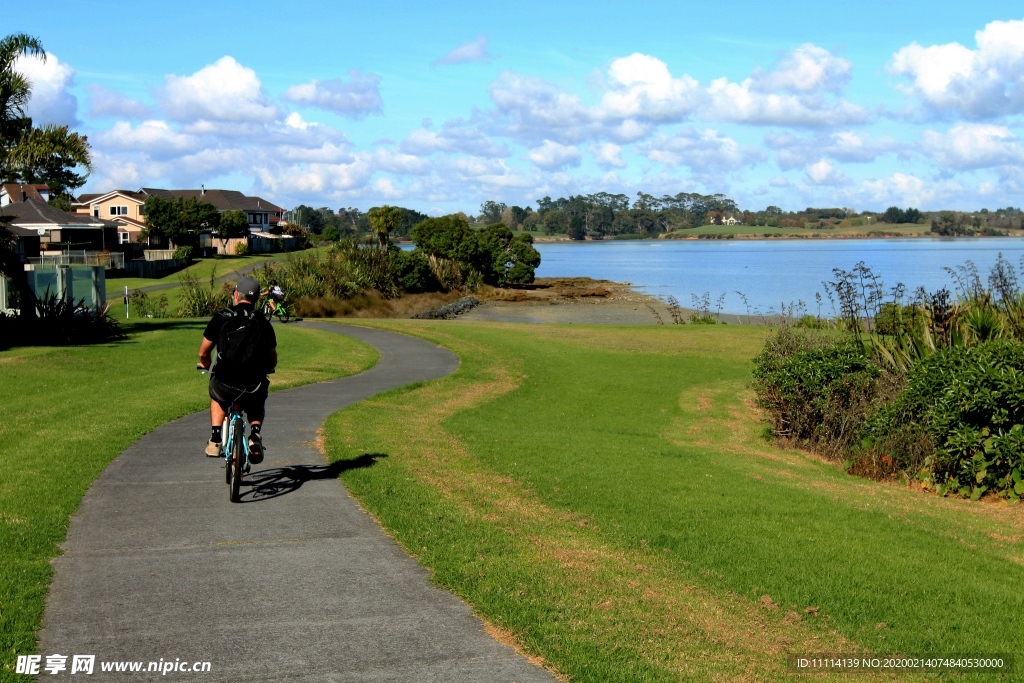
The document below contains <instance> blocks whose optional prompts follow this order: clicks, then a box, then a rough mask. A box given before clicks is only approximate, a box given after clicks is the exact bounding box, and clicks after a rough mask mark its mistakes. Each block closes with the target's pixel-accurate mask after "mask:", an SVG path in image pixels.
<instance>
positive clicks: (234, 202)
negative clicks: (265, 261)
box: [140, 187, 284, 232]
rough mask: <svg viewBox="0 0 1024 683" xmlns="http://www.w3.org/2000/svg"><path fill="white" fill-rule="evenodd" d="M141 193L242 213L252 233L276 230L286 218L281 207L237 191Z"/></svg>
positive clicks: (147, 190) (145, 190)
mask: <svg viewBox="0 0 1024 683" xmlns="http://www.w3.org/2000/svg"><path fill="white" fill-rule="evenodd" d="M140 192H142V193H143V194H145V195H147V196H149V195H152V196H156V197H163V198H164V199H177V198H178V197H182V198H188V197H195V198H196V199H198V200H199V201H201V202H207V203H209V204H213V205H214V206H215V207H217V210H218V211H221V212H223V211H242V212H244V213H245V215H246V218H248V220H249V230H250V231H251V232H263V231H266V230H270V229H271V228H276V227H277V225H278V224H279V223H280V222H281V221H282V220H283V218H284V209H282V208H281V207H280V206H277V205H276V204H272V203H270V202H268V201H267V200H266V199H263V198H262V197H249V196H247V195H244V194H242V193H241V192H238V191H236V190H207V189H206V188H205V187H201V188H200V189H198V190H161V189H157V188H153V187H144V188H142V189H141V190H140Z"/></svg>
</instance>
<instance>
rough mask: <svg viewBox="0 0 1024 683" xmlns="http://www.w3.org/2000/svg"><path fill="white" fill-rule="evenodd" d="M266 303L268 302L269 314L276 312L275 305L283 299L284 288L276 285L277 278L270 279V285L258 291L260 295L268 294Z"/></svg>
mask: <svg viewBox="0 0 1024 683" xmlns="http://www.w3.org/2000/svg"><path fill="white" fill-rule="evenodd" d="M268 295H269V297H270V298H268V299H267V303H268V304H270V315H274V314H275V313H277V305H278V304H279V303H281V302H282V301H284V290H283V289H281V288H280V287H279V286H278V285H277V280H271V281H270V285H269V286H268V287H267V290H266V291H265V292H260V296H268Z"/></svg>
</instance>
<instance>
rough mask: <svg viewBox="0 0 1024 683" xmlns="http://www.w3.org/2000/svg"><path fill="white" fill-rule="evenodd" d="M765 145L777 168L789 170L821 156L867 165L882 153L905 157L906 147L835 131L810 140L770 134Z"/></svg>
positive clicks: (853, 132)
mask: <svg viewBox="0 0 1024 683" xmlns="http://www.w3.org/2000/svg"><path fill="white" fill-rule="evenodd" d="M764 142H765V145H766V146H767V147H768V148H770V149H774V150H776V155H775V161H776V162H777V163H778V164H779V168H781V169H783V170H789V169H791V168H798V167H802V166H806V165H807V164H809V163H811V162H813V161H814V160H816V159H820V158H821V157H822V156H825V157H828V158H830V159H834V160H836V161H841V162H844V163H869V162H872V161H874V160H875V159H877V158H878V157H880V156H882V155H885V154H900V155H906V154H907V152H908V149H909V146H908V145H906V144H903V143H901V142H897V141H896V140H894V139H892V138H890V137H887V136H882V137H877V138H876V137H872V136H871V135H869V134H867V133H860V132H855V131H850V130H847V131H838V132H835V133H830V134H828V135H821V134H819V135H815V136H812V137H809V138H805V137H800V136H797V135H793V134H791V133H770V134H768V135H766V136H765V138H764Z"/></svg>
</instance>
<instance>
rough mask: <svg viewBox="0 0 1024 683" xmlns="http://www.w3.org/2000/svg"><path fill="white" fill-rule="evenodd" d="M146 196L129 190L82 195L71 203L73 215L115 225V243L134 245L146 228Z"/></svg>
mask: <svg viewBox="0 0 1024 683" xmlns="http://www.w3.org/2000/svg"><path fill="white" fill-rule="evenodd" d="M145 204H146V195H144V194H143V193H142V192H132V191H131V190H111V191H110V192H107V193H105V194H83V195H81V196H80V197H79V198H78V200H77V201H75V202H73V203H72V207H73V208H74V209H75V214H76V215H79V216H92V217H93V218H95V219H99V220H106V221H113V222H114V223H116V224H117V243H118V244H136V243H137V242H138V241H139V235H140V234H141V233H142V230H143V228H145V227H146V222H145V221H146V219H145Z"/></svg>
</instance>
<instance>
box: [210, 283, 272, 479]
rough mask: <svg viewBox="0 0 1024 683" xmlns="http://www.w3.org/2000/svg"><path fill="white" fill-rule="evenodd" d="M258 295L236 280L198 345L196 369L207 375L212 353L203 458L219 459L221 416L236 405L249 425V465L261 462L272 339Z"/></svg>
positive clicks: (251, 285) (254, 286) (253, 285)
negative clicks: (208, 432)
mask: <svg viewBox="0 0 1024 683" xmlns="http://www.w3.org/2000/svg"><path fill="white" fill-rule="evenodd" d="M271 285H272V286H273V283H271ZM259 293H260V286H259V283H258V282H256V280H254V279H252V278H251V277H242V278H239V279H238V283H237V284H236V285H235V289H234V291H233V292H232V295H231V302H232V305H231V306H229V307H228V308H225V309H224V310H223V311H221V312H220V313H217V314H216V315H215V316H213V318H212V319H211V320H210V322H209V323H207V325H206V330H204V331H203V340H202V342H201V343H200V344H199V366H200V367H202V368H205V369H207V370H209V369H210V366H211V365H212V361H213V359H212V357H211V353H212V351H213V349H214V347H216V348H217V364H216V365H213V371H212V372H211V374H210V424H211V427H212V433H211V435H210V441H209V443H207V444H206V455H208V456H210V457H211V458H217V457H220V456H221V455H222V454H223V453H222V450H221V444H222V442H223V438H224V435H223V433H222V425H223V423H224V417H225V416H226V415H227V413H228V411H229V410H231V404H232V403H234V402H237V403H239V404H240V405H241V406H242V409H243V410H244V411H245V416H246V418H247V419H248V420H249V426H250V435H249V462H251V463H252V464H254V465H258V464H259V463H261V462H263V440H262V437H261V436H260V429H261V427H262V425H263V418H264V415H265V412H266V411H265V408H264V405H265V403H266V400H267V388H268V387H269V385H270V380H269V379H267V375H268V374H270V373H272V372H273V371H274V368H276V367H277V336H276V335H275V334H274V328H273V327H272V326H271V325H270V321H269V320H267V319H266V318H265V317H264V316H263V314H262V313H260V312H259V311H257V310H256V301H257V300H258V298H259Z"/></svg>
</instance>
